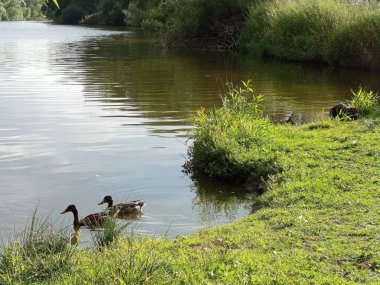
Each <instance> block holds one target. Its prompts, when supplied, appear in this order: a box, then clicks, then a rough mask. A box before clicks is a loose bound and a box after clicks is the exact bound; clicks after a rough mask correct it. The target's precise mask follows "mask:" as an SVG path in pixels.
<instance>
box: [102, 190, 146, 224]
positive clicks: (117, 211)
mask: <svg viewBox="0 0 380 285" xmlns="http://www.w3.org/2000/svg"><path fill="white" fill-rule="evenodd" d="M105 203H107V209H106V210H105V211H104V213H106V214H107V215H113V216H116V217H117V218H121V219H123V218H129V217H133V216H138V215H141V213H142V211H141V209H142V208H143V207H145V206H146V203H145V201H142V200H134V201H128V202H124V203H119V204H116V205H114V204H113V199H112V197H111V196H110V195H107V196H105V197H104V198H103V200H102V201H101V202H99V203H98V205H102V204H105Z"/></svg>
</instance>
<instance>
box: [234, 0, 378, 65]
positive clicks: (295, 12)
mask: <svg viewBox="0 0 380 285" xmlns="http://www.w3.org/2000/svg"><path fill="white" fill-rule="evenodd" d="M241 45H242V47H243V48H244V49H245V50H246V51H248V52H251V53H254V54H257V55H261V56H273V57H277V58H280V59H287V60H297V61H312V62H325V63H330V64H333V65H339V66H351V67H356V68H366V69H378V68H380V53H379V50H380V3H373V4H363V5H357V4H353V3H352V2H351V1H340V0H323V1H322V0H314V1H310V0H284V1H267V2H265V3H263V4H260V5H254V6H252V7H251V9H250V11H249V15H248V18H247V21H246V24H245V28H244V30H243V33H242V37H241Z"/></svg>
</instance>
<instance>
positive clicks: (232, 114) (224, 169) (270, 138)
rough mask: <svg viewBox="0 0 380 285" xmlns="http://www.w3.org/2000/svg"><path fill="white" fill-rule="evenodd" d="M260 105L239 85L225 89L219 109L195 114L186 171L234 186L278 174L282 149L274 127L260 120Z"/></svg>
mask: <svg viewBox="0 0 380 285" xmlns="http://www.w3.org/2000/svg"><path fill="white" fill-rule="evenodd" d="M261 101H262V97H261V96H260V95H255V94H254V93H253V90H252V88H251V86H250V84H249V82H247V83H244V82H243V87H240V88H236V87H233V86H229V91H228V92H227V94H226V95H225V97H224V98H223V107H221V108H214V109H212V110H209V111H206V110H204V109H201V110H199V111H198V113H197V116H196V125H197V128H196V129H195V130H194V134H193V138H194V144H193V146H192V147H191V148H190V150H189V156H190V159H189V161H188V162H187V163H186V164H185V169H186V171H188V172H190V173H192V174H194V175H197V174H200V173H204V174H207V175H209V176H212V177H216V178H221V179H225V180H230V181H234V182H242V181H244V180H246V179H247V178H248V177H251V178H254V179H258V178H260V177H267V176H268V175H269V174H273V173H276V172H277V171H280V170H281V166H280V164H279V162H278V159H277V158H278V154H279V152H280V151H282V146H281V143H280V142H278V141H277V136H276V129H275V128H274V125H273V124H271V123H270V121H269V120H268V119H267V118H264V117H263V116H262V109H261ZM277 129H278V128H277Z"/></svg>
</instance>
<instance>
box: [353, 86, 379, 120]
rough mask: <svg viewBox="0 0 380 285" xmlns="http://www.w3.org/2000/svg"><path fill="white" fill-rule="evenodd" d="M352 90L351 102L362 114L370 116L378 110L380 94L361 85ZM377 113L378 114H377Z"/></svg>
mask: <svg viewBox="0 0 380 285" xmlns="http://www.w3.org/2000/svg"><path fill="white" fill-rule="evenodd" d="M351 92H352V100H351V104H352V105H353V106H354V107H355V108H356V109H357V110H358V112H359V114H360V115H362V116H368V115H371V114H373V113H375V112H376V111H378V105H379V96H378V95H377V94H376V93H375V92H373V91H366V90H365V89H363V88H362V87H360V88H359V89H358V90H357V91H356V92H355V91H351ZM375 115H376V114H375Z"/></svg>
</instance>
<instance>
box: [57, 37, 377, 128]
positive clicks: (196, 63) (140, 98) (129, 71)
mask: <svg viewBox="0 0 380 285" xmlns="http://www.w3.org/2000/svg"><path fill="white" fill-rule="evenodd" d="M62 48H63V50H62V54H65V55H66V56H63V57H60V58H58V59H55V60H58V61H61V62H60V63H61V64H62V67H63V68H66V69H67V71H66V72H65V76H67V77H68V78H69V80H70V81H72V82H78V81H80V82H79V83H80V84H82V85H83V88H84V95H85V99H86V101H88V102H95V103H96V104H98V105H100V106H102V107H103V110H104V111H105V114H101V116H106V117H107V116H118V117H130V118H136V119H137V118H142V119H145V121H143V122H139V123H143V124H149V125H155V126H159V125H162V126H167V125H170V126H177V127H178V126H184V125H188V124H189V117H191V116H192V114H194V111H195V110H196V109H198V108H199V107H201V106H202V107H206V108H208V107H212V106H214V105H219V104H221V102H220V98H219V96H218V95H219V94H218V93H220V92H221V91H223V89H224V83H223V82H225V81H232V82H235V83H239V82H240V81H241V80H247V79H251V80H252V85H253V88H254V89H255V91H256V92H257V93H261V94H263V95H264V99H265V101H264V105H265V109H266V114H268V115H270V116H271V117H272V118H274V119H275V120H277V121H285V120H287V119H288V118H289V116H290V114H293V116H294V117H295V118H296V119H297V120H302V121H310V120H312V119H314V118H315V116H316V115H318V114H319V115H321V114H322V113H323V112H325V113H326V112H328V109H329V108H330V107H331V106H332V105H334V104H335V103H336V102H339V101H344V100H346V99H349V98H350V88H354V89H355V88H356V86H357V85H359V84H361V85H362V86H367V87H370V88H372V89H374V90H375V91H379V90H380V86H379V83H378V82H377V78H378V73H377V74H376V73H374V74H372V73H368V72H360V71H350V70H345V71H336V70H331V69H329V68H326V67H324V66H315V65H305V64H299V63H284V62H276V61H257V60H253V59H251V58H244V57H241V56H240V57H239V56H236V55H231V54H227V53H221V52H207V51H186V50H169V51H168V50H164V49H161V48H156V47H154V45H153V42H152V41H151V40H148V39H147V38H146V37H143V36H139V35H134V34H127V35H117V36H112V37H107V38H102V39H99V38H98V39H93V40H88V41H84V42H76V43H73V44H71V45H67V46H65V47H62ZM55 50H57V49H55ZM60 63H57V62H55V65H57V64H58V65H59V64H60ZM73 71H74V72H73ZM352 82H354V83H352Z"/></svg>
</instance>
